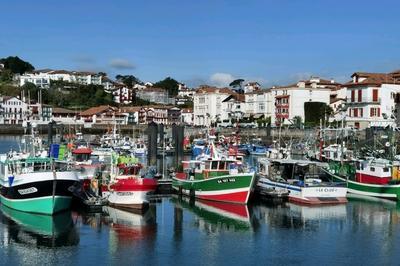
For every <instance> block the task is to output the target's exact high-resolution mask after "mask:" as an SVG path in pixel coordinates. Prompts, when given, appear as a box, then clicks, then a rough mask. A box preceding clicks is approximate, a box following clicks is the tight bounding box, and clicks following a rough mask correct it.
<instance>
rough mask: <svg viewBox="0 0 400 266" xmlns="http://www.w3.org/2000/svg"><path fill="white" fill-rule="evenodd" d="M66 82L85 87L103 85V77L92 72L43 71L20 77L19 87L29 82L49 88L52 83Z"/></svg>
mask: <svg viewBox="0 0 400 266" xmlns="http://www.w3.org/2000/svg"><path fill="white" fill-rule="evenodd" d="M56 80H59V81H65V82H71V83H78V84H83V85H89V84H94V85H102V76H101V75H99V74H97V73H92V72H80V71H67V70H52V69H43V70H36V71H33V72H31V73H25V74H23V75H20V76H19V85H20V86H23V85H24V84H26V83H27V82H30V83H33V84H35V85H36V86H37V87H40V88H48V87H49V86H50V82H51V81H56Z"/></svg>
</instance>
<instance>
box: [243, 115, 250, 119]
mask: <svg viewBox="0 0 400 266" xmlns="http://www.w3.org/2000/svg"><path fill="white" fill-rule="evenodd" d="M250 116H251V114H244V115H243V118H250Z"/></svg>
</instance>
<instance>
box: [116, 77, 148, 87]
mask: <svg viewBox="0 0 400 266" xmlns="http://www.w3.org/2000/svg"><path fill="white" fill-rule="evenodd" d="M115 79H116V80H118V81H119V82H122V83H124V85H125V86H127V87H128V88H132V87H133V86H134V85H136V84H143V82H142V81H140V79H138V78H137V77H135V76H133V75H116V76H115Z"/></svg>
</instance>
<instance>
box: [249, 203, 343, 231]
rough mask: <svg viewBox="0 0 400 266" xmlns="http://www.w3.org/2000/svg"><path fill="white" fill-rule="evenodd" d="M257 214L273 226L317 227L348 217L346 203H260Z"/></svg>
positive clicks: (341, 220)
mask: <svg viewBox="0 0 400 266" xmlns="http://www.w3.org/2000/svg"><path fill="white" fill-rule="evenodd" d="M255 210H256V213H255V216H256V217H258V218H259V219H260V220H263V221H264V222H265V223H266V224H268V225H269V226H270V227H271V228H303V229H311V230H313V229H317V228H318V227H319V226H320V225H322V224H323V225H326V224H327V223H330V224H338V225H339V224H341V223H343V222H344V221H345V220H346V218H347V208H346V205H343V204H341V205H328V206H306V205H297V204H294V203H290V202H285V203H281V204H270V205H258V206H257V207H256V208H255Z"/></svg>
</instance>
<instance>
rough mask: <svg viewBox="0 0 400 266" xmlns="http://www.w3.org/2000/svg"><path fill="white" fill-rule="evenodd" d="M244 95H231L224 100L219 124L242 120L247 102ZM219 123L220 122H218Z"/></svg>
mask: <svg viewBox="0 0 400 266" xmlns="http://www.w3.org/2000/svg"><path fill="white" fill-rule="evenodd" d="M244 99H245V97H244V95H243V94H237V93H235V94H231V95H229V96H228V97H226V98H225V99H224V100H222V113H221V115H220V116H219V117H218V118H219V122H228V121H229V122H231V124H233V123H235V122H237V120H239V119H242V118H243V116H244V114H245V106H246V105H245V102H244ZM217 122H218V121H217Z"/></svg>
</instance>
